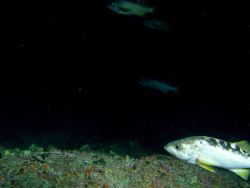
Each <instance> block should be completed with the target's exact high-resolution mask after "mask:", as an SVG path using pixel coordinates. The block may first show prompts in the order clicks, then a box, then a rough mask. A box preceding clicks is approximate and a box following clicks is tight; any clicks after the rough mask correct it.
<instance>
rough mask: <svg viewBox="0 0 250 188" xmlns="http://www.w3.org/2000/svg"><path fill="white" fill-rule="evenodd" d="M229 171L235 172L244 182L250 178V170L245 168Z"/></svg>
mask: <svg viewBox="0 0 250 188" xmlns="http://www.w3.org/2000/svg"><path fill="white" fill-rule="evenodd" d="M229 170H230V171H232V172H234V173H235V174H237V175H238V176H240V177H241V178H243V179H244V180H248V178H249V176H250V169H246V168H243V169H229Z"/></svg>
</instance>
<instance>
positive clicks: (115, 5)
mask: <svg viewBox="0 0 250 188" xmlns="http://www.w3.org/2000/svg"><path fill="white" fill-rule="evenodd" d="M108 8H109V9H111V10H112V11H114V12H116V13H118V14H122V15H127V16H139V17H145V16H146V15H147V14H153V13H154V10H155V8H154V7H150V6H147V5H144V4H142V3H137V2H133V1H126V0H117V1H113V2H111V3H110V4H108Z"/></svg>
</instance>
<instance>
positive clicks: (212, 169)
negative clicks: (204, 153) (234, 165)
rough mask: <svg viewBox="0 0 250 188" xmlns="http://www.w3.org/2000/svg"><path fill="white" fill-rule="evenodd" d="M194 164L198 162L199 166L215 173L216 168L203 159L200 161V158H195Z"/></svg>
mask: <svg viewBox="0 0 250 188" xmlns="http://www.w3.org/2000/svg"><path fill="white" fill-rule="evenodd" d="M196 164H198V165H199V166H200V167H202V168H204V169H206V170H208V171H210V172H213V173H216V170H215V168H214V167H213V166H210V165H209V164H208V163H206V162H205V161H202V160H199V159H197V160H196Z"/></svg>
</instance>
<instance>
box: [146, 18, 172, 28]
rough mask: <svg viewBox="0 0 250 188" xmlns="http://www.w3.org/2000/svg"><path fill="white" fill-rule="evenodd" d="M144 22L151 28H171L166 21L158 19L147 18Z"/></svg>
mask: <svg viewBox="0 0 250 188" xmlns="http://www.w3.org/2000/svg"><path fill="white" fill-rule="evenodd" d="M143 24H144V26H146V27H147V28H149V29H154V30H158V31H168V30H170V27H169V26H168V25H167V24H166V23H165V22H164V21H162V20H158V19H150V20H145V21H144V22H143Z"/></svg>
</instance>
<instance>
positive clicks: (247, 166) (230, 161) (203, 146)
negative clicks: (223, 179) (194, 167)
mask: <svg viewBox="0 0 250 188" xmlns="http://www.w3.org/2000/svg"><path fill="white" fill-rule="evenodd" d="M164 148H165V150H167V151H168V152H169V153H170V154H172V155H174V156H175V157H177V158H178V159H181V160H184V161H186V162H189V163H192V164H198V165H199V166H201V167H203V168H205V169H206V170H209V171H211V172H215V170H214V168H213V166H215V167H221V168H225V169H228V170H230V171H232V172H234V173H236V174H237V175H239V176H240V177H242V178H243V179H245V180H247V179H248V178H249V176H250V144H249V142H248V141H240V142H235V143H230V142H226V141H224V140H220V139H217V138H212V137H207V136H193V137H187V138H183V139H180V140H176V141H172V142H170V143H168V144H167V145H165V146H164Z"/></svg>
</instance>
